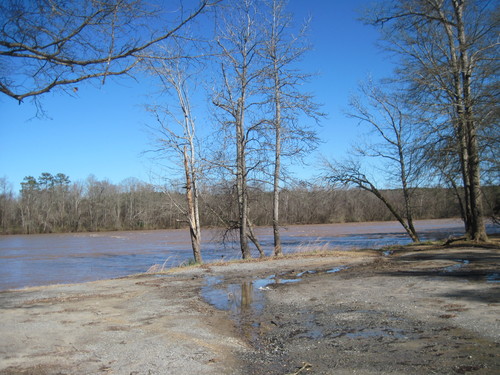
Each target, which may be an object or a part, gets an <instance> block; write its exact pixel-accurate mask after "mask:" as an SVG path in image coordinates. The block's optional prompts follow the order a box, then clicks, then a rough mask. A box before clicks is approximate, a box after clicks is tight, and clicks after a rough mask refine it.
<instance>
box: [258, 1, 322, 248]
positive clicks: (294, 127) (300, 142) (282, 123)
mask: <svg viewBox="0 0 500 375" xmlns="http://www.w3.org/2000/svg"><path fill="white" fill-rule="evenodd" d="M287 4H288V0H268V1H267V6H268V7H269V12H268V14H269V16H268V19H267V20H266V23H265V27H264V35H265V37H264V48H263V52H262V54H263V56H264V58H265V60H266V63H267V66H266V68H265V70H264V75H263V78H265V79H266V80H267V82H266V83H265V91H266V92H267V95H268V97H269V104H270V105H271V108H272V112H273V115H272V121H270V122H271V125H272V132H273V133H274V140H273V141H274V142H271V143H272V148H273V149H274V150H273V151H274V152H273V154H274V155H273V162H272V163H271V164H272V167H273V173H272V176H273V236H274V255H275V256H280V255H283V250H282V246H281V239H280V219H279V203H280V182H281V181H282V179H283V171H282V157H287V156H288V157H300V156H303V155H304V154H305V153H307V152H310V151H312V149H314V148H315V146H316V144H317V142H318V139H317V137H316V134H315V132H314V131H311V130H309V129H308V128H307V127H306V126H304V124H303V123H302V122H300V123H299V117H300V115H301V114H304V115H306V117H310V118H311V117H312V118H314V119H316V120H317V119H318V117H320V116H321V115H322V114H321V113H319V112H318V105H317V104H315V103H314V102H313V100H312V97H311V95H308V94H306V93H304V92H302V91H301V85H302V84H303V83H304V82H305V81H307V79H308V78H309V77H310V75H308V74H305V73H302V72H300V71H299V70H297V68H296V63H297V62H298V61H299V60H300V59H301V58H302V57H303V55H304V54H305V52H307V51H308V50H309V46H308V45H307V44H306V43H305V38H306V34H305V32H306V30H307V26H308V23H306V24H305V25H304V26H303V27H302V28H301V29H300V30H298V32H297V34H296V35H294V34H293V23H292V16H291V14H289V13H287V10H286V6H287Z"/></svg>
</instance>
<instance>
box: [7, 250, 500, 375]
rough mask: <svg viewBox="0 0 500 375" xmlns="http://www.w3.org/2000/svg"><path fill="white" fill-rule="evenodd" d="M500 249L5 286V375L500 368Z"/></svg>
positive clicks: (340, 256)
mask: <svg viewBox="0 0 500 375" xmlns="http://www.w3.org/2000/svg"><path fill="white" fill-rule="evenodd" d="M499 273H500V249H499V248H498V247H494V246H492V247H489V248H468V247H451V248H431V247H420V248H415V249H414V251H396V252H395V253H394V254H392V255H391V256H384V255H382V254H381V253H375V252H362V253H357V252H349V253H346V252H344V253H335V254H332V255H331V256H307V257H301V258H285V259H280V260H275V261H268V262H252V263H240V264H228V265H225V266H215V265H208V266H203V267H200V268H186V269H182V270H180V271H178V272H176V273H174V274H168V275H139V276H133V277H128V278H123V279H114V280H105V281H98V282H92V283H85V284H78V285H57V286H47V287H37V288H29V289H23V290H18V291H6V292H2V293H0V309H1V318H2V320H1V325H0V337H1V340H0V374H42V375H43V374H127V375H129V374H304V373H307V374H465V373H471V374H498V373H500V284H499V283H498V281H499Z"/></svg>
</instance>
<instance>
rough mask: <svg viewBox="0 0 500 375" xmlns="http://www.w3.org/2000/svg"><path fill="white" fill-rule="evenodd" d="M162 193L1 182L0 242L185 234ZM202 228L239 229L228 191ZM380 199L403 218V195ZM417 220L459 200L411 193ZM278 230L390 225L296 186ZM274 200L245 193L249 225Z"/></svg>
mask: <svg viewBox="0 0 500 375" xmlns="http://www.w3.org/2000/svg"><path fill="white" fill-rule="evenodd" d="M183 190H184V189H183V188H182V187H181V188H179V189H178V190H174V189H172V190H162V189H159V188H158V187H155V186H154V185H152V184H148V183H144V182H142V181H139V180H137V179H133V178H131V179H128V180H126V181H124V182H122V183H120V184H112V183H110V182H109V181H107V180H97V179H96V178H94V177H89V178H87V179H86V180H85V181H84V182H74V183H73V182H71V181H70V179H69V177H68V176H66V175H64V174H61V173H59V174H57V175H55V176H52V175H51V174H49V173H44V174H42V175H41V176H40V177H39V178H38V179H35V178H33V177H26V178H25V179H24V182H23V183H21V189H20V192H19V194H14V192H13V190H12V188H11V187H10V186H9V184H8V182H7V181H6V179H0V224H1V233H2V234H35V233H62V232H89V231H116V230H140V229H170V228H183V227H187V223H186V221H185V218H186V216H185V196H184V194H185V192H184V191H183ZM200 191H201V194H200V198H201V199H200V221H201V224H202V226H203V227H227V226H229V227H230V226H231V223H234V224H236V223H237V217H238V216H237V215H238V212H237V207H236V204H235V199H234V194H235V192H234V188H232V184H230V183H227V184H219V185H215V186H204V187H201V188H200ZM483 192H484V197H485V211H486V212H485V213H486V215H487V216H489V217H493V216H494V215H495V213H496V215H498V209H499V206H500V187H498V186H496V187H484V188H483ZM384 194H385V196H386V197H387V198H388V199H389V200H390V201H391V202H392V203H393V204H394V206H395V207H397V208H398V209H400V210H401V211H403V209H404V208H403V206H404V200H403V195H402V191H401V190H386V191H384ZM412 194H413V199H412V201H413V202H414V207H413V209H414V215H415V219H439V218H450V217H460V211H459V208H458V205H457V202H456V196H455V194H454V192H453V191H452V190H450V189H445V188H418V189H414V190H413V191H412ZM280 200H281V204H280V217H281V220H282V222H281V225H290V224H325V223H344V222H363V221H387V220H394V217H393V216H392V215H391V213H390V212H389V211H388V210H387V208H386V207H385V206H384V204H383V203H382V202H381V201H380V200H379V199H377V197H375V196H374V195H373V194H371V193H370V192H367V191H364V190H361V189H356V188H350V189H329V188H326V187H321V186H309V185H306V184H305V183H304V184H302V185H301V184H297V185H295V186H294V187H293V188H289V189H283V190H282V192H281V194H280ZM272 204H273V196H272V192H271V191H266V190H265V189H263V188H260V187H257V186H251V187H250V189H249V205H250V218H251V221H252V223H253V224H254V225H259V226H270V225H272V214H271V212H272V209H271V208H272Z"/></svg>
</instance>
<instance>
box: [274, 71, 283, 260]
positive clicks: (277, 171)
mask: <svg viewBox="0 0 500 375" xmlns="http://www.w3.org/2000/svg"><path fill="white" fill-rule="evenodd" d="M275 65H276V62H275ZM274 80H275V118H274V121H275V124H274V131H275V138H276V139H275V149H274V176H273V179H274V181H273V235H274V255H275V256H282V255H283V249H282V247H281V236H280V221H279V212H280V210H279V209H280V175H281V98H280V92H279V88H278V87H279V77H278V72H277V70H275V75H274Z"/></svg>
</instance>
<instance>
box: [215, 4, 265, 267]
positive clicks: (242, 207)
mask: <svg viewBox="0 0 500 375" xmlns="http://www.w3.org/2000/svg"><path fill="white" fill-rule="evenodd" d="M226 10H227V11H226V12H225V13H224V14H223V15H222V17H221V19H220V20H221V22H220V24H219V25H218V32H217V36H216V43H217V46H218V48H219V51H220V52H219V53H220V75H221V79H220V82H221V86H220V87H218V88H216V89H215V94H214V97H213V103H214V105H215V106H216V107H217V108H218V109H219V110H220V112H221V116H222V118H221V123H222V125H223V128H224V130H226V131H227V132H231V133H232V132H234V133H232V140H233V141H234V143H233V144H234V148H235V159H236V160H235V163H234V164H233V165H232V166H231V164H229V163H228V162H226V161H224V162H223V164H224V167H225V168H229V169H231V171H232V173H234V175H235V176H236V191H237V201H238V229H239V234H240V235H239V240H240V247H241V253H242V257H243V258H244V259H246V258H250V257H251V253H250V248H249V246H248V238H249V237H252V236H251V234H250V230H249V212H248V186H247V185H248V177H249V173H250V172H252V171H253V170H254V169H255V168H256V167H257V166H258V163H259V161H256V163H255V164H251V165H248V164H247V162H248V158H249V153H250V150H251V148H252V144H258V143H259V138H260V136H259V129H260V127H261V126H262V120H261V119H260V118H255V117H252V110H253V109H255V107H257V106H259V102H260V101H262V99H261V98H259V97H258V88H257V87H256V86H257V85H256V84H257V81H258V79H259V77H260V74H261V68H262V66H261V64H260V61H259V54H258V52H259V51H258V50H259V48H261V45H262V39H261V35H259V28H258V25H257V8H256V7H255V4H254V1H251V0H241V1H232V2H230V3H229V5H228V7H227V8H226Z"/></svg>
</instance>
